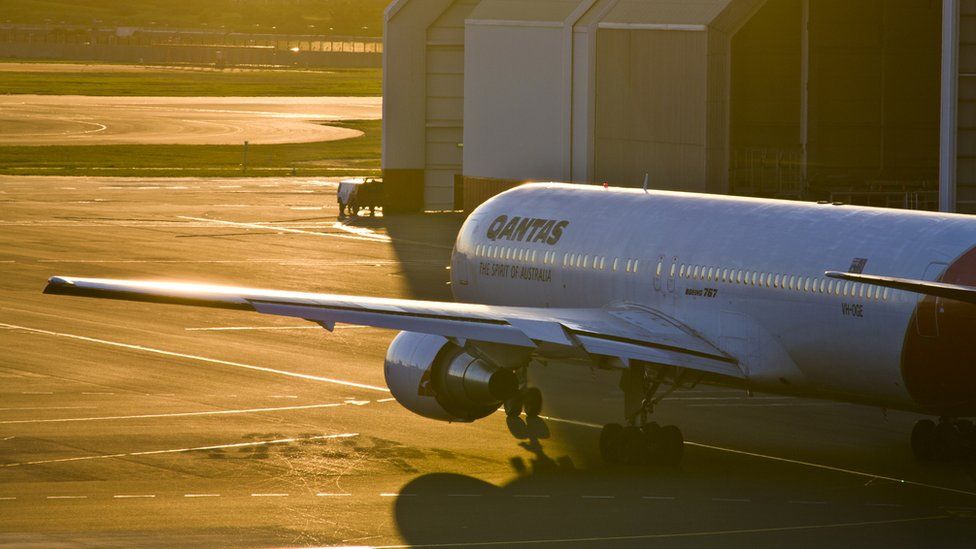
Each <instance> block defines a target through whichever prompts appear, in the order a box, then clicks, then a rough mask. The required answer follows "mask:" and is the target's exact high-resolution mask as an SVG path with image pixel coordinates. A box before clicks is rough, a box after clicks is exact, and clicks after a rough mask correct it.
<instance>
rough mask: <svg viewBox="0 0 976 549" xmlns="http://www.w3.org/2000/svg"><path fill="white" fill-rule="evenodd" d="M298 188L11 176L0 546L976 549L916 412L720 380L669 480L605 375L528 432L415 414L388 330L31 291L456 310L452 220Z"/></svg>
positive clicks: (668, 408)
mask: <svg viewBox="0 0 976 549" xmlns="http://www.w3.org/2000/svg"><path fill="white" fill-rule="evenodd" d="M334 192H335V186H334V184H333V183H332V182H328V181H322V180H310V179H277V178H253V179H108V178H104V179H100V178H67V177H31V178H24V177H0V349H2V350H3V353H2V354H0V545H5V546H44V547H87V546H107V547H112V546H120V547H122V546H124V547H132V546H166V547H169V546H183V547H188V546H207V547H213V546H235V547H268V546H370V547H383V546H428V547H431V546H434V547H537V546H539V547H614V548H616V547H645V546H650V545H662V546H667V547H684V546H691V547H700V546H722V547H727V546H751V547H783V546H793V547H806V546H818V547H819V546H838V545H854V544H857V545H859V546H877V545H884V546H886V547H934V546H942V547H954V546H959V547H971V546H972V540H973V535H974V533H976V476H974V471H976V469H974V468H973V466H972V464H965V463H952V464H932V465H923V464H919V463H916V462H915V461H914V459H913V458H912V455H911V451H910V449H909V446H908V438H909V433H910V430H911V426H912V423H913V422H914V421H915V420H916V419H918V418H917V416H913V415H911V414H906V413H901V412H888V413H887V414H885V413H883V411H882V410H878V409H873V408H865V407H860V406H854V405H848V404H843V403H833V402H822V401H814V400H804V399H796V398H784V397H779V396H776V395H760V394H756V395H752V396H750V395H747V394H744V393H742V392H740V391H734V390H730V389H726V388H715V387H703V386H700V387H696V388H694V389H691V390H686V391H679V392H677V393H675V394H673V395H672V396H671V398H669V399H667V400H665V401H664V402H663V403H662V404H661V405H660V406H659V408H658V410H657V412H656V414H655V416H656V419H657V421H659V422H661V423H672V424H676V425H678V426H680V427H681V428H682V430H683V431H684V434H685V438H686V441H687V443H686V446H685V459H684V462H683V464H682V465H681V466H680V467H677V468H620V467H608V466H605V465H603V464H602V463H601V462H600V459H599V456H598V454H597V451H596V445H597V438H598V434H599V426H600V425H602V424H603V423H606V422H609V421H619V420H620V416H621V414H622V396H621V393H620V391H619V390H618V389H617V387H616V384H617V378H616V377H615V375H614V374H613V372H603V371H591V370H589V369H588V368H581V367H579V366H571V365H560V364H556V363H550V364H549V365H548V366H547V367H544V368H539V369H538V370H537V371H533V372H532V374H531V375H532V378H533V383H535V384H538V385H539V386H540V387H542V389H543V393H544V396H545V407H544V411H543V414H544V415H545V416H546V417H545V418H543V419H538V420H533V421H526V420H524V419H517V420H508V421H506V418H505V416H504V414H501V413H499V414H495V415H493V416H491V417H489V418H486V419H484V420H481V421H478V422H475V423H471V424H444V423H437V422H434V421H431V420H427V419H424V418H421V417H418V416H415V415H413V414H411V413H410V412H408V411H407V410H406V409H404V408H402V407H400V406H399V405H398V404H397V403H396V402H395V401H393V400H392V397H391V395H390V394H389V392H388V391H387V390H386V386H385V383H384V379H383V358H384V356H385V351H386V348H387V345H388V344H389V342H390V340H391V339H392V338H393V336H394V335H395V334H394V333H393V332H391V331H386V330H379V329H373V328H361V327H353V326H343V325H340V326H338V327H337V329H336V330H335V332H334V333H328V332H326V331H325V330H323V329H321V328H319V327H318V326H316V325H314V324H311V323H304V322H302V321H296V320H294V319H280V318H274V317H266V316H261V315H255V314H247V313H243V312H237V311H222V310H211V309H194V308H186V307H178V306H168V305H151V304H140V303H127V302H114V301H102V300H90V299H83V298H72V297H64V296H48V295H42V294H41V290H42V289H43V287H44V284H45V281H46V279H47V278H48V277H50V276H52V275H70V276H93V277H95V276H98V277H125V278H152V279H167V280H191V281H200V282H203V281H206V282H212V283H221V284H235V285H242V286H255V287H268V288H276V289H288V290H301V291H312V292H329V293H341V294H354V295H370V296H390V297H403V298H417V299H450V287H449V286H448V285H447V281H448V271H447V270H445V267H446V266H447V265H448V263H449V259H450V253H451V244H452V241H453V238H454V234H455V233H456V231H457V229H458V227H459V225H460V223H461V222H462V221H463V219H462V216H460V215H457V214H437V215H414V216H391V217H382V216H381V217H377V218H369V217H366V218H360V219H358V220H354V221H351V222H347V223H344V224H343V223H339V222H338V221H337V219H336V217H337V213H338V211H337V207H336V203H335V198H334Z"/></svg>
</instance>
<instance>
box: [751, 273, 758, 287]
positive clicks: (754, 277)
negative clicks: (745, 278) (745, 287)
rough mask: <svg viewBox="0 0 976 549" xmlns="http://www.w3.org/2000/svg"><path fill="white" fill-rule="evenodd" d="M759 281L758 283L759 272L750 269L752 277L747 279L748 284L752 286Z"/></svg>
mask: <svg viewBox="0 0 976 549" xmlns="http://www.w3.org/2000/svg"><path fill="white" fill-rule="evenodd" d="M759 283H760V282H759V273H757V272H756V271H752V279H751V280H750V281H749V284H752V285H753V286H755V285H756V284H759Z"/></svg>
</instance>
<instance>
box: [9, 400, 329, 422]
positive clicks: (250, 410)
mask: <svg viewBox="0 0 976 549" xmlns="http://www.w3.org/2000/svg"><path fill="white" fill-rule="evenodd" d="M339 406H342V404H308V405H305V406H278V407H275V408H245V409H243V410H208V411H203V412H173V413H171V414H139V415H134V416H93V417H66V418H58V419H12V420H7V421H0V425H15V424H24V423H74V422H79V421H114V420H123V419H157V418H174V417H195V416H227V415H237V414H259V413H266V412H287V411H292V410H314V409H317V408H337V407H339Z"/></svg>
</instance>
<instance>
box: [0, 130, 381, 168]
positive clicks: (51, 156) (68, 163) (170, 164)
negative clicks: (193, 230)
mask: <svg viewBox="0 0 976 549" xmlns="http://www.w3.org/2000/svg"><path fill="white" fill-rule="evenodd" d="M330 125H333V126H342V127H347V128H352V129H357V130H360V131H362V132H363V133H364V135H362V136H360V137H356V138H352V139H343V140H340V141H326V142H321V143H294V144H284V145H251V146H250V147H248V151H247V171H246V172H245V171H244V169H243V165H242V164H243V156H244V154H243V153H244V149H243V147H242V146H241V145H93V146H38V147H21V146H0V174H5V175H99V176H138V177H147V176H166V177H183V176H186V177H197V176H200V177H221V176H239V175H249V176H265V175H266V176H278V175H292V174H294V175H299V176H324V175H347V174H348V175H372V174H376V173H378V172H379V166H380V138H381V136H380V128H381V122H380V121H379V120H355V121H348V122H342V123H340V122H335V123H330Z"/></svg>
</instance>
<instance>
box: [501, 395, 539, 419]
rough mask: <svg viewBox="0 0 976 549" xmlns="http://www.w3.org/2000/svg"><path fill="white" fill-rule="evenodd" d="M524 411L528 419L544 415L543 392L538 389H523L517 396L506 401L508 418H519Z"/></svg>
mask: <svg viewBox="0 0 976 549" xmlns="http://www.w3.org/2000/svg"><path fill="white" fill-rule="evenodd" d="M523 410H524V411H525V417H528V418H533V417H539V414H540V413H542V391H540V390H539V389H538V387H523V388H522V390H521V391H519V393H518V394H517V395H515V396H513V397H512V398H510V399H508V400H506V401H505V415H506V416H508V417H517V416H518V415H519V414H521V413H522V411H523Z"/></svg>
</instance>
